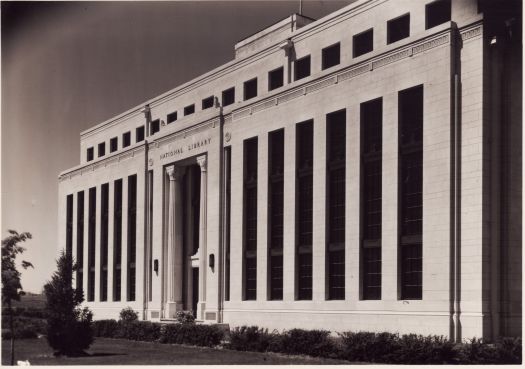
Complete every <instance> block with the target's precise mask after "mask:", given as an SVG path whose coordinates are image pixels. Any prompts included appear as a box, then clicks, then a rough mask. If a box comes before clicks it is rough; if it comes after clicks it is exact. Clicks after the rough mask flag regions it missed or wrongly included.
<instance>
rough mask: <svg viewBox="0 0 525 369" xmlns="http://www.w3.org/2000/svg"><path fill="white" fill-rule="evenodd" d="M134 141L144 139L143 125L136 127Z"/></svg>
mask: <svg viewBox="0 0 525 369" xmlns="http://www.w3.org/2000/svg"><path fill="white" fill-rule="evenodd" d="M135 134H136V137H137V138H136V140H135V142H140V141H144V126H140V127H137V131H136V133H135Z"/></svg>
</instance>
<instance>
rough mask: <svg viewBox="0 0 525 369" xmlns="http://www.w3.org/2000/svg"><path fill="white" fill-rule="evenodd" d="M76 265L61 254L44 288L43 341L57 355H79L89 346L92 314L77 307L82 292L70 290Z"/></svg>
mask: <svg viewBox="0 0 525 369" xmlns="http://www.w3.org/2000/svg"><path fill="white" fill-rule="evenodd" d="M76 269H77V265H76V264H74V263H73V259H72V258H71V257H70V256H67V255H66V254H65V253H64V252H62V253H61V255H60V257H59V258H58V260H57V271H56V272H55V273H54V274H53V276H52V277H51V281H50V282H48V283H46V285H45V286H44V292H45V295H46V298H47V303H46V309H47V341H48V343H49V345H50V346H51V347H52V348H53V349H54V350H55V353H56V354H58V355H68V356H72V355H80V354H83V353H84V350H85V349H87V348H88V347H89V346H90V345H91V343H93V332H92V329H91V322H92V320H93V314H92V313H91V311H89V309H88V308H87V307H86V308H84V309H81V308H80V307H79V305H80V304H81V303H82V301H84V294H83V292H82V290H77V289H75V288H73V284H72V279H73V272H74V271H75V270H76Z"/></svg>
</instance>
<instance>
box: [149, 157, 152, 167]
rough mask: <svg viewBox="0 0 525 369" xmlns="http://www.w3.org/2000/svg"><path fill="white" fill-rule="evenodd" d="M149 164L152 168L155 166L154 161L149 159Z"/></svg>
mask: <svg viewBox="0 0 525 369" xmlns="http://www.w3.org/2000/svg"><path fill="white" fill-rule="evenodd" d="M148 163H149V166H150V167H152V166H153V159H149V160H148Z"/></svg>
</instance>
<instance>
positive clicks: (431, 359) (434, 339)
mask: <svg viewBox="0 0 525 369" xmlns="http://www.w3.org/2000/svg"><path fill="white" fill-rule="evenodd" d="M456 356H457V355H456V351H455V349H454V343H453V342H451V341H449V340H448V339H446V338H445V337H443V336H421V335H416V334H405V335H403V336H401V338H400V339H399V347H398V350H397V351H396V352H395V356H394V357H393V359H394V360H395V361H394V362H396V363H403V364H451V363H454V362H455V361H457V358H456ZM390 362H392V361H390Z"/></svg>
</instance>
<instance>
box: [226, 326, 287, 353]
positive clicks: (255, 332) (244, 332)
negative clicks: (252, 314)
mask: <svg viewBox="0 0 525 369" xmlns="http://www.w3.org/2000/svg"><path fill="white" fill-rule="evenodd" d="M279 338H280V336H279V334H278V333H268V329H263V328H259V327H257V326H251V327H247V326H242V327H236V328H234V329H233V330H230V342H229V344H228V345H227V346H228V348H230V349H232V350H237V351H257V352H265V351H277V352H278V351H279V347H280V346H282V345H281V344H280V339H279Z"/></svg>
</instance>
